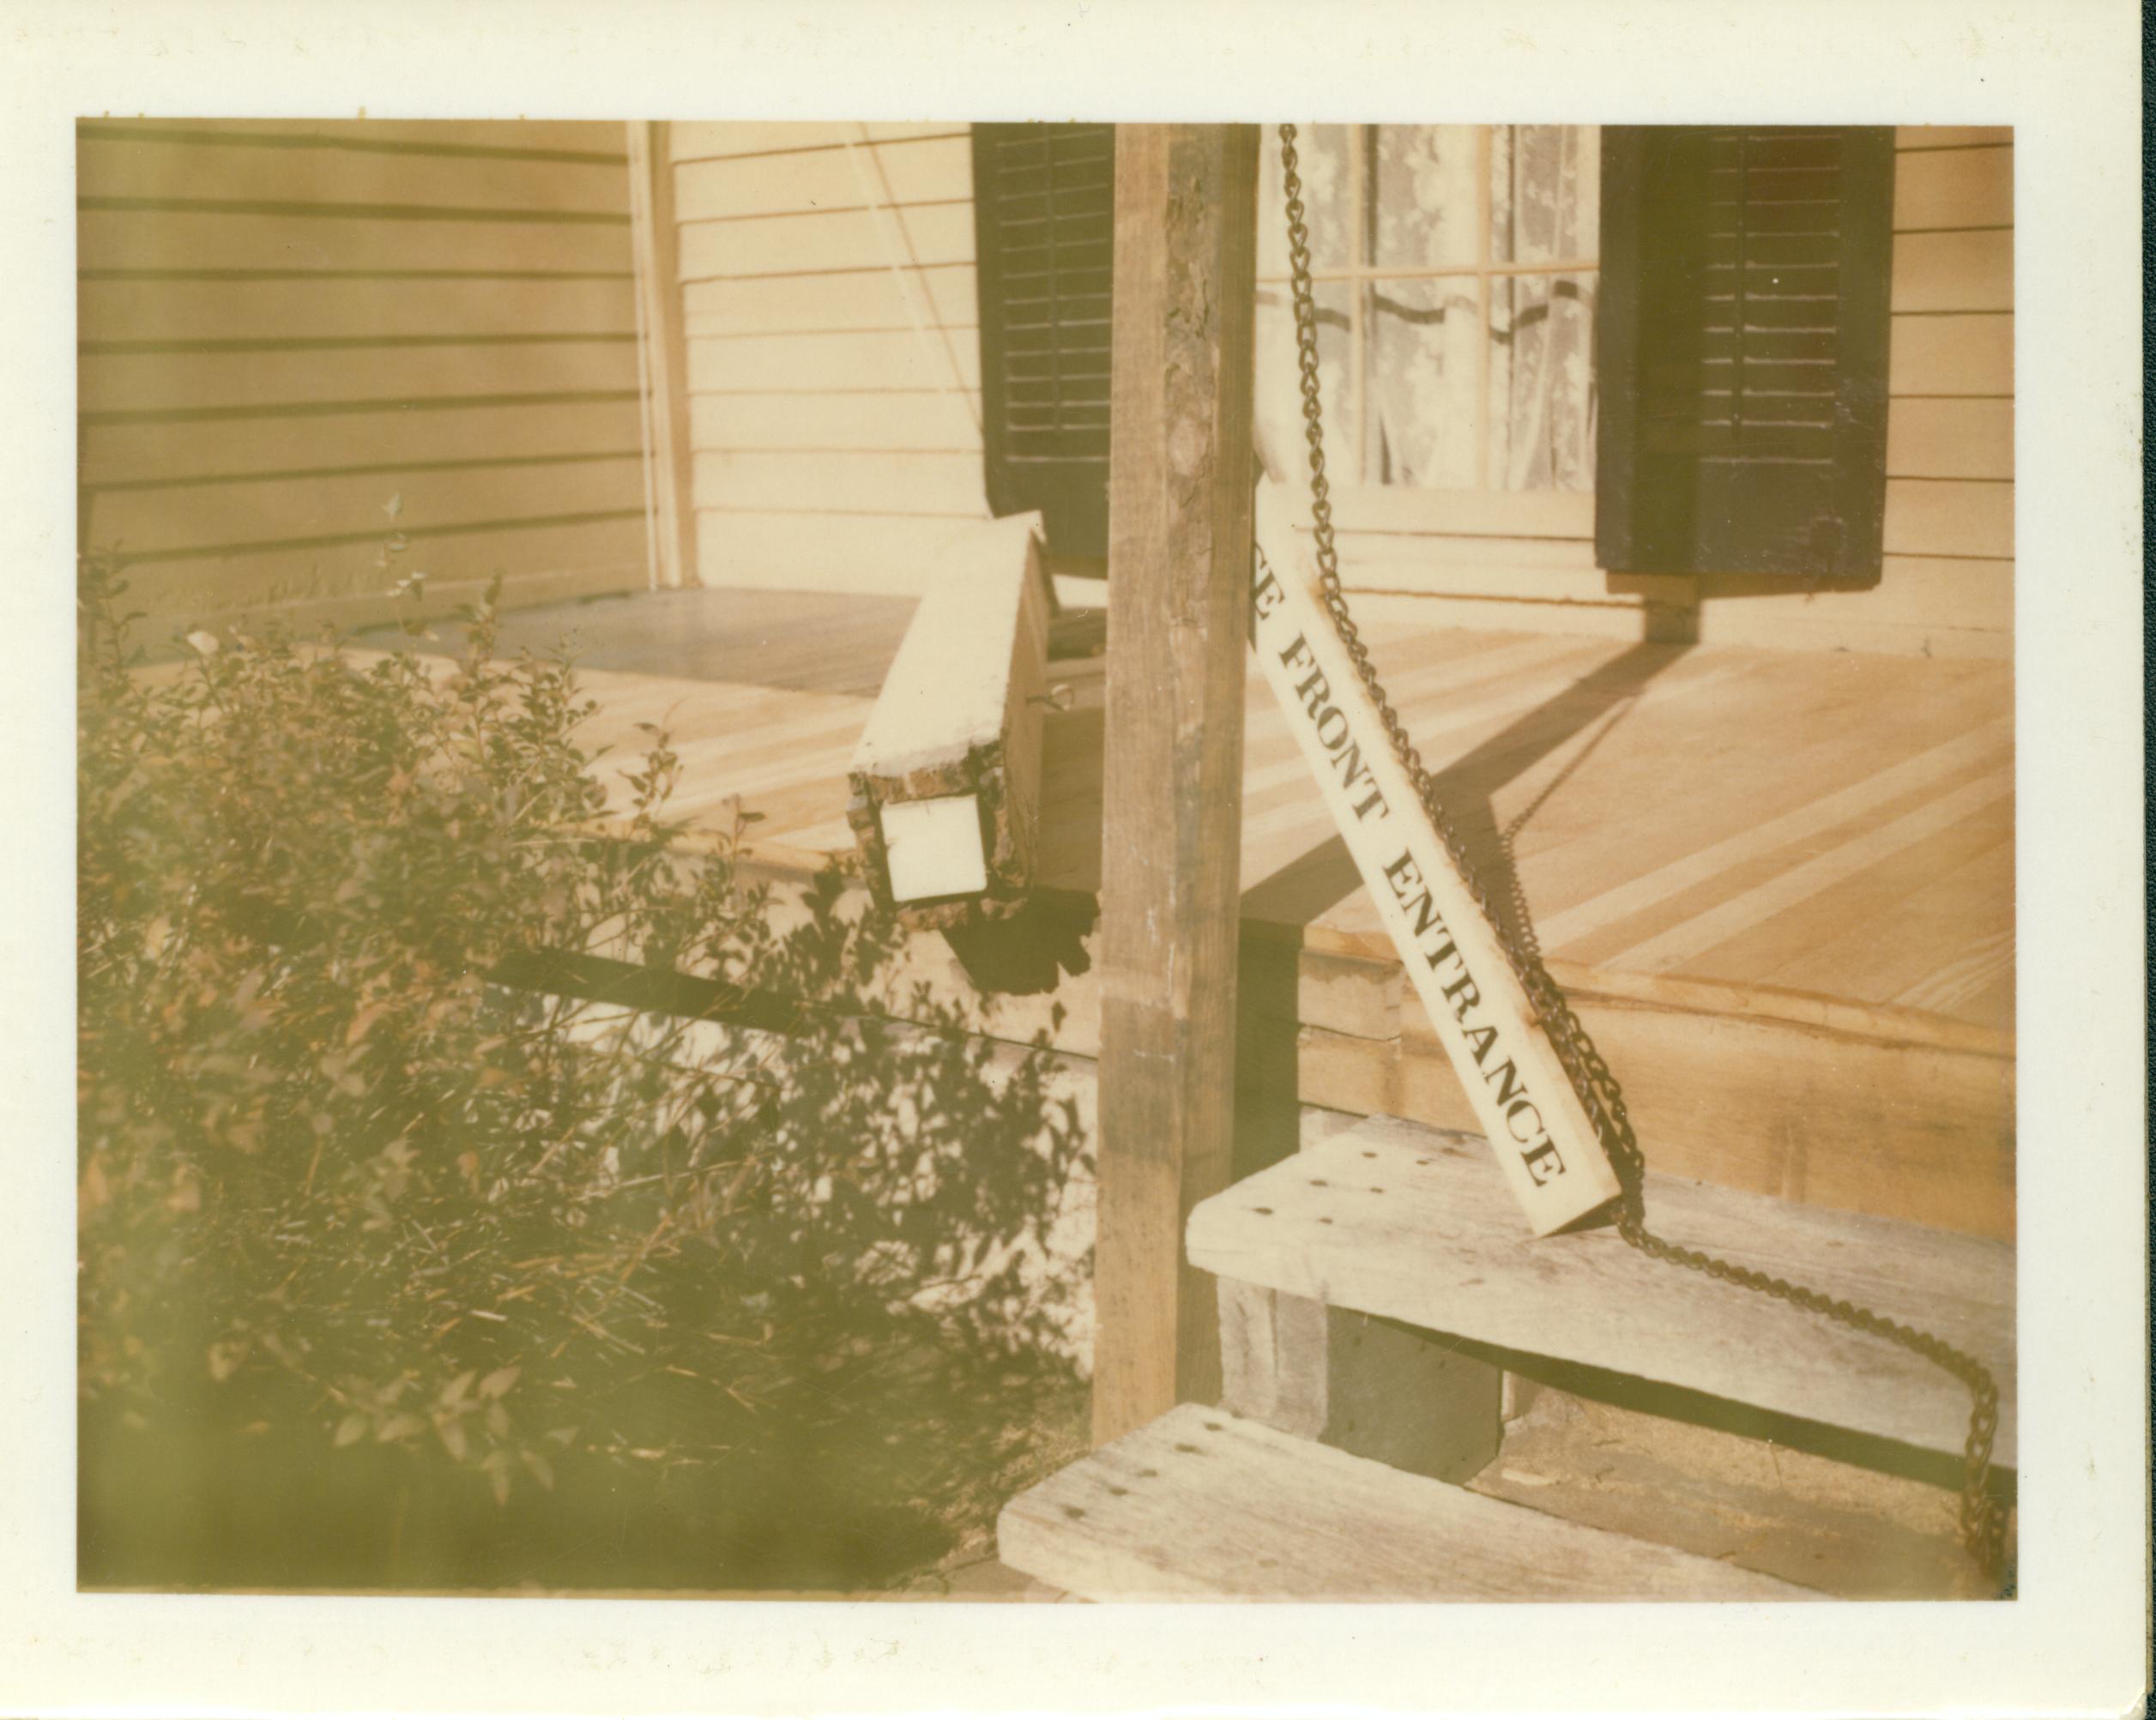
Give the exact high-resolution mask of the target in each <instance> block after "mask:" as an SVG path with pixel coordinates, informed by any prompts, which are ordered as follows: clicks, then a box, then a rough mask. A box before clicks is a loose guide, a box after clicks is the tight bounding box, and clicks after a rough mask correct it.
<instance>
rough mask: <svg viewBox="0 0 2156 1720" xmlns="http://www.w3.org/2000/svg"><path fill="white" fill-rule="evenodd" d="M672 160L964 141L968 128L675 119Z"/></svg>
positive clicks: (935, 123)
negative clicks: (932, 140)
mask: <svg viewBox="0 0 2156 1720" xmlns="http://www.w3.org/2000/svg"><path fill="white" fill-rule="evenodd" d="M671 130H672V133H673V159H674V160H676V161H701V160H710V159H711V158H714V157H723V156H730V155H771V154H780V153H782V152H784V151H788V150H798V149H836V148H839V147H840V146H841V144H842V142H849V141H850V142H861V138H862V136H863V135H864V133H865V134H866V135H867V138H868V140H869V141H870V142H879V143H881V142H897V141H899V140H901V139H908V138H928V137H963V136H967V135H968V132H969V127H968V126H967V125H965V124H963V122H960V121H953V120H927V121H910V120H909V121H899V120H888V119H872V120H868V121H867V122H866V123H863V124H856V123H855V122H853V121H834V120H822V119H718V120H709V119H699V120H677V121H675V122H674V124H673V126H672V128H671Z"/></svg>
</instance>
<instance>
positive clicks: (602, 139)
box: [81, 118, 628, 166]
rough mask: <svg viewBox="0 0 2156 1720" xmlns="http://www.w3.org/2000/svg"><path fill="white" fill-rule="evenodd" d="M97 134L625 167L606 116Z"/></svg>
mask: <svg viewBox="0 0 2156 1720" xmlns="http://www.w3.org/2000/svg"><path fill="white" fill-rule="evenodd" d="M81 126H82V129H84V130H93V131H97V132H104V131H120V130H135V131H139V132H145V133H152V132H160V131H184V132H187V133H189V134H191V135H193V136H199V137H201V138H202V139H204V140H205V141H215V140H220V139H223V140H231V139H235V138H253V139H257V140H259V141H262V142H265V143H274V142H276V141H277V140H279V139H283V138H291V137H307V138H316V139H320V140H322V141H323V142H333V143H340V144H342V145H344V146H346V148H347V150H348V151H349V152H350V153H352V154H361V153H365V152H369V151H375V150H382V151H384V152H387V153H391V154H415V153H429V152H433V153H440V152H446V151H456V150H468V151H475V152H483V153H485V154H528V155H546V156H559V155H601V156H607V157H611V158H613V160H617V161H619V162H620V163H621V164H622V165H623V166H626V165H627V162H628V139H627V137H626V136H625V134H624V132H623V130H622V125H621V122H620V121H619V120H610V119H159V118H137V119H110V118H106V119H86V120H83V121H82V122H81Z"/></svg>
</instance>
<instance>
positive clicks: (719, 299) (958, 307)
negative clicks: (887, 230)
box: [682, 263, 981, 347]
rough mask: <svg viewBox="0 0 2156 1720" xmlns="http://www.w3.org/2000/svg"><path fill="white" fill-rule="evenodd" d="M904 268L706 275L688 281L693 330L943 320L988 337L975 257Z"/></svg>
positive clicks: (780, 331) (777, 331) (761, 331)
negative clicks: (728, 277)
mask: <svg viewBox="0 0 2156 1720" xmlns="http://www.w3.org/2000/svg"><path fill="white" fill-rule="evenodd" d="M903 278H904V280H905V281H906V283H907V284H906V285H905V286H904V287H902V286H901V284H900V280H901V275H900V272H899V271H895V270H893V269H890V268H888V267H885V268H882V269H868V270H866V271H861V270H849V271H848V272H847V273H845V274H842V275H782V276H776V277H770V276H764V277H758V278H755V279H752V280H746V281H694V282H691V284H690V285H689V286H688V287H685V288H683V289H682V306H683V311H684V313H685V321H686V324H687V330H686V331H687V333H688V334H689V335H691V338H693V337H695V336H697V335H719V336H746V335H793V334H822V333H824V332H826V331H836V330H846V329H910V328H912V327H914V326H915V322H916V320H917V319H918V320H920V321H923V322H926V323H928V324H929V325H930V326H931V327H935V326H937V325H941V326H943V327H945V328H949V329H952V330H953V331H954V333H955V331H957V330H958V329H963V330H964V334H965V338H966V339H967V340H968V341H969V342H971V343H972V344H973V345H975V346H976V347H977V346H978V345H979V344H980V338H981V337H980V330H979V329H978V328H977V327H976V326H975V325H976V324H977V323H978V322H979V320H980V308H979V300H978V298H977V296H976V287H975V280H974V266H973V265H972V264H971V263H938V264H936V265H935V266H934V267H933V268H930V269H906V270H904V271H903Z"/></svg>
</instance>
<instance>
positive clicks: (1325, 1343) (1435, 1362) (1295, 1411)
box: [1219, 1278, 1511, 1482]
mask: <svg viewBox="0 0 2156 1720" xmlns="http://www.w3.org/2000/svg"><path fill="white" fill-rule="evenodd" d="M1219 1282H1220V1352H1221V1354H1220V1361H1221V1397H1220V1401H1221V1403H1222V1405H1223V1408H1226V1409H1232V1410H1234V1411H1235V1413H1236V1414H1237V1415H1247V1416H1249V1417H1250V1418H1251V1419H1252V1420H1253V1421H1263V1422H1264V1423H1265V1425H1266V1426H1267V1427H1277V1428H1278V1429H1279V1430H1280V1431H1281V1432H1282V1433H1293V1434H1294V1435H1295V1437H1296V1438H1298V1439H1315V1440H1317V1441H1318V1442H1319V1443H1320V1444H1321V1445H1332V1446H1337V1447H1338V1449H1339V1450H1341V1451H1349V1452H1352V1453H1353V1454H1354V1455H1355V1456H1356V1457H1370V1458H1374V1459H1375V1460H1376V1461H1377V1462H1379V1463H1380V1464H1386V1465H1388V1466H1389V1467H1391V1468H1392V1469H1396V1470H1405V1471H1407V1472H1408V1473H1409V1474H1410V1475H1417V1476H1431V1477H1433V1478H1434V1479H1435V1480H1438V1481H1441V1482H1465V1481H1466V1480H1468V1479H1470V1478H1471V1476H1477V1475H1479V1474H1480V1473H1481V1472H1482V1470H1483V1468H1484V1467H1485V1466H1487V1465H1488V1464H1489V1461H1490V1460H1491V1459H1492V1458H1493V1457H1495V1456H1496V1455H1497V1448H1498V1445H1499V1444H1500V1442H1501V1439H1502V1438H1503V1421H1502V1417H1501V1400H1502V1397H1503V1394H1504V1385H1505V1383H1506V1382H1507V1380H1508V1379H1510V1378H1511V1376H1509V1375H1507V1374H1506V1373H1503V1371H1502V1370H1501V1369H1500V1368H1498V1367H1495V1366H1493V1365H1492V1364H1491V1363H1489V1362H1487V1361H1481V1360H1478V1359H1477V1358H1476V1357H1474V1356H1471V1355H1462V1354H1461V1353H1460V1351H1459V1349H1458V1346H1457V1345H1455V1344H1453V1343H1452V1342H1451V1341H1450V1340H1448V1339H1446V1338H1443V1337H1439V1336H1437V1335H1436V1334H1435V1333H1434V1332H1427V1331H1416V1330H1414V1329H1413V1328H1412V1327H1410V1326H1404V1325H1398V1323H1397V1322H1394V1321H1392V1320H1386V1319H1378V1318H1377V1317H1376V1316H1374V1315H1372V1314H1365V1313H1356V1311H1355V1310H1354V1309H1352V1308H1336V1307H1327V1306H1326V1304H1325V1303H1323V1302H1320V1301H1313V1300H1312V1299H1310V1298H1309V1297H1307V1296H1291V1295H1288V1294H1287V1293H1286V1292H1285V1291H1283V1290H1273V1289H1268V1288H1265V1286H1264V1285H1262V1284H1246V1283H1243V1282H1240V1281H1239V1280H1237V1279H1234V1278H1223V1279H1221V1280H1220V1281H1219Z"/></svg>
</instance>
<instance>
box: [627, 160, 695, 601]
mask: <svg viewBox="0 0 2156 1720" xmlns="http://www.w3.org/2000/svg"><path fill="white" fill-rule="evenodd" d="M671 130H672V128H671V127H670V126H669V125H668V124H667V123H666V122H665V121H664V120H650V119H632V120H631V121H630V122H629V221H630V236H631V242H632V248H633V250H634V254H635V257H636V270H637V351H638V360H639V362H638V369H639V371H641V374H642V377H643V445H644V465H645V470H646V474H647V476H646V485H647V489H646V499H647V501H648V503H649V513H650V521H651V527H650V529H651V556H652V583H653V584H654V585H656V586H680V585H696V584H698V583H700V581H699V580H698V577H697V559H696V478H695V473H696V465H695V451H694V450H693V449H692V448H691V444H690V436H689V343H688V338H687V335H686V333H685V323H684V321H683V317H684V314H685V313H684V311H683V309H682V304H681V265H680V250H679V232H680V230H679V226H678V225H677V223H676V220H675V214H674V202H673V142H672V139H671V137H670V136H669V133H670V131H671Z"/></svg>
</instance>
